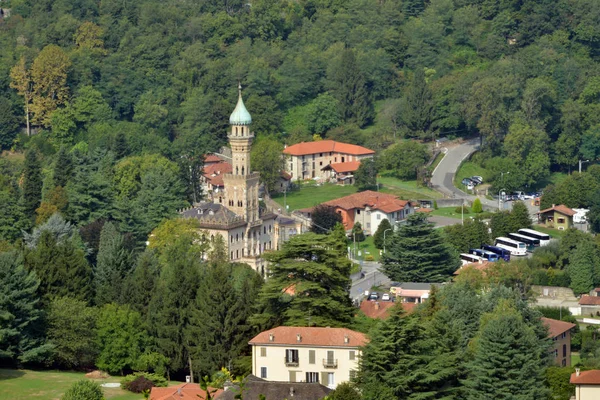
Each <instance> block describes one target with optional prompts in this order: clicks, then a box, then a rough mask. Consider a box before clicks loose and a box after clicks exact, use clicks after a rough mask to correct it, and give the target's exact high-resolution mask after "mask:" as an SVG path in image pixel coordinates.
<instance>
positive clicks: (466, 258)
mask: <svg viewBox="0 0 600 400" xmlns="http://www.w3.org/2000/svg"><path fill="white" fill-rule="evenodd" d="M460 259H461V261H462V265H467V264H471V263H478V262H481V257H478V256H476V255H473V254H466V253H462V254H461V255H460Z"/></svg>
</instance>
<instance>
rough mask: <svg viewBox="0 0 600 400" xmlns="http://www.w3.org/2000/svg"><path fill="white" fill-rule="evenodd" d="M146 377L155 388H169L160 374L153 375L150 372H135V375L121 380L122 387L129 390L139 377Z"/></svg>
mask: <svg viewBox="0 0 600 400" xmlns="http://www.w3.org/2000/svg"><path fill="white" fill-rule="evenodd" d="M140 376H142V377H144V378H146V379H147V380H149V381H150V382H152V384H153V385H154V386H158V387H166V386H167V380H166V379H165V378H164V377H162V376H161V375H158V374H152V373H150V372H134V373H133V374H130V375H127V376H126V377H125V378H123V379H122V380H121V387H122V388H123V389H126V390H129V389H128V385H129V384H130V383H132V382H133V381H135V380H136V379H137V378H138V377H140Z"/></svg>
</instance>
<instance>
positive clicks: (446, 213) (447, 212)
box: [429, 207, 477, 219]
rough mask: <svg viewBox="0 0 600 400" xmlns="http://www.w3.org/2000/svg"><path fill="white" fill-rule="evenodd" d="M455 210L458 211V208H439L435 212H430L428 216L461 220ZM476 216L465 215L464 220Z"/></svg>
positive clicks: (471, 213)
mask: <svg viewBox="0 0 600 400" xmlns="http://www.w3.org/2000/svg"><path fill="white" fill-rule="evenodd" d="M457 208H458V211H460V208H459V207H440V208H438V209H437V210H433V211H432V212H430V213H429V215H437V216H440V217H448V218H458V219H461V218H462V216H461V213H460V212H456V209H457ZM476 215H477V214H475V213H473V212H469V213H465V219H466V218H469V217H474V216H476Z"/></svg>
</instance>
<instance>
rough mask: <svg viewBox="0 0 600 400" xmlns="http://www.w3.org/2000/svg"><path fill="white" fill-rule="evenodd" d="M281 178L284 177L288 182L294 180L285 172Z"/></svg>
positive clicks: (282, 172)
mask: <svg viewBox="0 0 600 400" xmlns="http://www.w3.org/2000/svg"><path fill="white" fill-rule="evenodd" d="M281 177H282V178H283V179H285V180H286V181H289V180H290V179H292V175H290V174H288V173H287V172H285V171H281Z"/></svg>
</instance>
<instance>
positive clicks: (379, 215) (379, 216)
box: [377, 213, 381, 221]
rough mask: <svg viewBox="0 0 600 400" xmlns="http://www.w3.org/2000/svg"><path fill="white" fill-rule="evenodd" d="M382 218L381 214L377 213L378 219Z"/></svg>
mask: <svg viewBox="0 0 600 400" xmlns="http://www.w3.org/2000/svg"><path fill="white" fill-rule="evenodd" d="M380 219H381V214H379V213H377V221H379V220H380Z"/></svg>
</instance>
